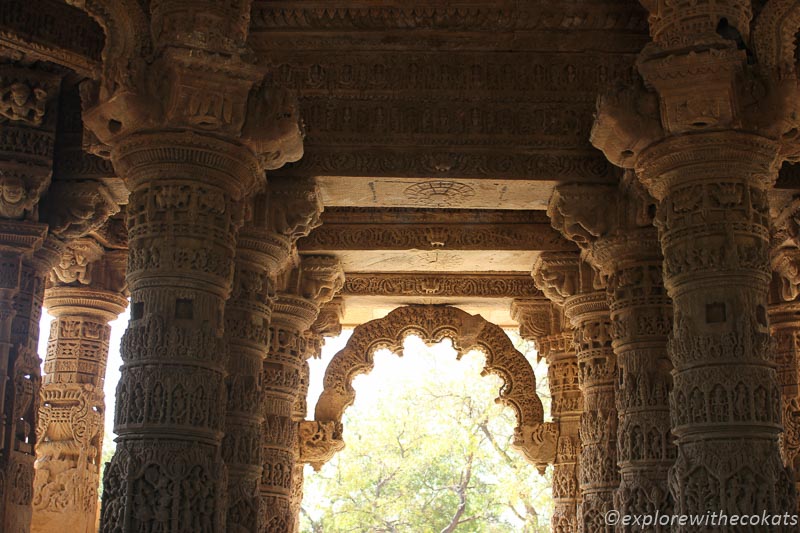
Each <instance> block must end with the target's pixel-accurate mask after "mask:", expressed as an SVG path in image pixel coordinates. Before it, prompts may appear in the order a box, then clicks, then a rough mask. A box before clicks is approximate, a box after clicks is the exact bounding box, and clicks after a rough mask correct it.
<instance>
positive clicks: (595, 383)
mask: <svg viewBox="0 0 800 533" xmlns="http://www.w3.org/2000/svg"><path fill="white" fill-rule="evenodd" d="M533 277H534V280H535V281H536V285H537V286H538V287H539V288H540V289H541V290H542V291H543V292H544V293H545V295H546V296H547V297H548V298H549V299H550V300H551V301H553V302H555V303H560V304H562V305H563V306H564V314H565V316H566V317H567V318H568V319H569V320H570V322H571V323H572V326H573V327H574V328H575V333H574V342H575V350H576V356H577V361H578V380H579V385H580V389H581V392H582V393H583V413H582V414H581V419H580V440H581V451H580V456H579V460H578V461H579V485H580V491H581V502H580V504H579V508H578V531H581V532H586V533H590V532H592V533H594V532H596V531H612V530H613V527H611V526H607V525H606V523H605V516H604V515H605V513H606V512H607V511H609V510H611V509H613V508H614V492H615V491H616V490H617V487H618V486H619V472H618V470H617V447H616V438H617V410H616V406H615V400H614V397H615V390H616V379H617V371H616V358H615V356H614V350H613V347H612V333H611V332H612V324H611V316H610V312H609V308H608V303H607V299H606V291H605V286H604V284H603V283H602V281H601V279H600V278H599V276H598V275H597V273H596V272H595V271H594V270H593V269H592V268H591V267H590V266H589V265H588V264H586V263H585V262H583V261H581V260H580V257H579V254H578V253H577V252H560V253H558V252H547V253H542V255H541V256H540V257H539V259H537V261H536V264H535V265H534V267H533Z"/></svg>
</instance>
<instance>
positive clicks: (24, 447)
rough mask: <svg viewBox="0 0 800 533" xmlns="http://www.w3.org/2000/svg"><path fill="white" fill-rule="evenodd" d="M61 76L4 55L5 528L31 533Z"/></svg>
mask: <svg viewBox="0 0 800 533" xmlns="http://www.w3.org/2000/svg"><path fill="white" fill-rule="evenodd" d="M60 85H61V76H60V75H59V74H57V73H54V72H48V71H46V70H43V69H42V68H36V69H34V68H29V67H27V66H24V65H19V64H13V63H10V62H8V61H7V60H5V59H4V58H0V95H1V96H2V98H0V101H2V104H0V140H1V142H0V530H2V531H15V532H16V531H28V529H29V527H30V521H31V502H32V499H33V477H34V472H33V462H34V459H35V455H34V448H35V445H36V435H35V429H36V411H37V408H38V403H39V387H40V382H41V378H40V370H39V368H40V367H39V365H40V360H39V357H38V355H37V354H36V350H37V344H38V339H39V318H40V316H41V306H42V297H43V292H44V283H45V279H46V276H47V273H48V271H49V269H50V268H51V267H52V266H53V264H54V262H55V261H56V259H57V257H58V255H59V251H60V248H61V246H62V244H61V242H60V241H58V240H57V239H56V238H54V237H52V236H48V231H47V230H48V226H47V224H44V223H39V222H38V221H39V216H38V203H39V200H40V197H41V195H42V194H43V193H44V191H46V190H47V187H48V186H49V185H50V180H51V177H52V166H53V146H54V140H55V126H56V116H57V110H56V109H55V107H56V100H57V95H58V92H59V89H60Z"/></svg>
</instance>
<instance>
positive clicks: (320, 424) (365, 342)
mask: <svg viewBox="0 0 800 533" xmlns="http://www.w3.org/2000/svg"><path fill="white" fill-rule="evenodd" d="M409 335H418V336H419V337H421V338H422V340H423V341H424V342H426V343H427V344H435V343H437V342H440V341H441V340H443V339H445V338H449V339H451V340H452V342H453V347H454V348H455V350H456V351H457V352H458V356H457V357H458V358H459V359H460V358H461V356H462V355H463V354H465V353H467V352H469V351H470V350H473V349H478V350H480V351H481V352H483V354H484V355H485V357H486V365H485V367H484V369H483V371H482V373H481V375H486V374H494V375H496V376H499V377H500V379H502V380H503V386H502V387H501V388H500V394H499V397H498V398H497V399H496V400H495V401H496V402H498V403H502V404H503V405H507V406H510V407H511V408H512V409H513V410H514V412H515V414H516V418H517V427H516V428H515V430H514V442H513V443H512V446H513V447H514V448H515V449H516V450H517V451H519V452H520V453H522V454H523V455H524V456H525V458H526V459H527V460H528V461H529V462H531V463H533V464H535V465H537V467H539V469H540V471H543V470H544V468H545V467H546V466H547V464H549V463H552V462H553V459H554V457H555V449H556V441H557V438H558V429H557V426H556V425H555V424H553V423H551V422H548V423H545V422H544V409H543V407H542V402H541V400H540V399H539V397H538V396H537V395H536V377H535V375H534V373H533V368H531V365H530V363H529V362H528V360H527V359H525V356H524V355H522V354H521V353H520V352H519V351H518V350H517V349H516V348H514V345H513V343H512V342H511V340H510V339H509V338H508V336H507V335H506V334H505V333H504V332H503V330H502V329H501V328H500V327H498V326H496V325H495V324H492V323H490V322H487V321H486V319H484V318H483V317H482V316H480V315H470V314H469V313H467V312H465V311H462V310H461V309H458V308H455V307H446V306H434V305H412V306H408V307H401V308H399V309H395V310H394V311H392V312H391V313H389V314H388V315H387V316H386V317H384V318H381V319H377V320H372V321H370V322H367V323H365V324H362V325H360V326H358V327H357V328H355V330H354V331H353V335H352V337H350V340H349V341H348V342H347V345H346V346H345V347H344V349H342V350H341V351H340V352H339V353H337V354H336V355H335V356H334V357H333V359H332V360H331V362H330V364H329V365H328V369H327V371H326V372H325V379H324V390H323V392H322V395H321V396H320V398H319V401H318V402H317V407H316V412H315V420H314V421H313V422H306V423H304V425H303V426H302V427H301V428H300V448H301V458H302V459H304V460H305V461H306V462H309V463H311V464H312V465H313V466H315V468H318V467H319V466H321V465H322V464H324V463H325V462H326V461H327V460H329V459H330V458H331V457H332V456H333V454H334V453H336V452H337V451H339V450H341V449H342V448H343V447H344V441H343V440H342V415H343V414H344V411H345V409H347V407H349V406H350V405H352V404H353V401H354V400H355V390H354V389H353V386H352V382H353V379H355V377H356V376H358V375H360V374H368V373H369V372H371V371H372V369H373V368H374V366H375V363H374V359H373V357H374V355H375V352H377V351H378V350H380V349H383V348H387V349H389V350H391V351H392V352H394V353H396V354H398V355H400V356H402V354H403V342H404V341H405V339H406V337H408V336H409Z"/></svg>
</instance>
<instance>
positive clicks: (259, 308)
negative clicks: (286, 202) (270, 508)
mask: <svg viewBox="0 0 800 533" xmlns="http://www.w3.org/2000/svg"><path fill="white" fill-rule="evenodd" d="M252 204H253V209H264V208H265V205H264V195H258V196H256V197H255V198H254V200H253V202H252ZM264 222H265V220H263V219H258V218H256V217H254V219H253V220H248V221H247V222H246V223H245V225H244V226H243V228H242V230H241V231H240V234H239V241H238V245H237V248H236V266H235V272H234V277H233V293H232V295H231V298H230V299H229V300H228V302H227V304H226V306H225V338H226V341H227V344H228V347H229V349H230V358H229V360H228V377H227V391H228V396H227V413H226V422H225V438H224V440H223V458H224V460H225V464H226V465H227V467H228V519H227V527H228V528H229V529H236V530H238V531H249V532H252V533H255V532H257V531H258V530H259V522H260V521H261V519H262V517H261V511H262V510H261V506H260V501H259V500H260V497H259V483H260V480H261V474H262V464H263V459H262V455H263V449H262V446H263V445H262V432H263V425H264V412H263V398H262V396H263V390H262V388H263V385H262V379H263V375H262V374H263V365H264V359H265V358H266V356H267V351H268V349H269V345H270V323H271V320H272V305H273V298H274V296H275V289H274V276H275V274H276V272H277V270H278V267H279V265H281V264H283V263H284V262H285V261H286V260H287V258H288V257H289V254H290V252H291V242H290V240H289V239H288V238H286V237H282V236H279V235H277V234H275V233H272V232H271V231H270V230H269V228H268V227H266V225H265V224H264Z"/></svg>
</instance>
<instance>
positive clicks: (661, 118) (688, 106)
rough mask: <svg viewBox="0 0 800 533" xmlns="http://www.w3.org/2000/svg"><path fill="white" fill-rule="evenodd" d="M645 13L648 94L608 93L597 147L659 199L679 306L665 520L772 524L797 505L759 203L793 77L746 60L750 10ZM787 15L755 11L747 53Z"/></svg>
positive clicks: (778, 149) (766, 235) (783, 129)
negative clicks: (782, 449) (785, 445)
mask: <svg viewBox="0 0 800 533" xmlns="http://www.w3.org/2000/svg"><path fill="white" fill-rule="evenodd" d="M645 5H646V7H647V8H648V9H649V10H650V13H651V17H650V25H651V28H650V29H651V34H652V36H653V42H652V43H651V44H650V45H648V46H647V47H646V48H645V50H644V51H643V52H642V54H641V55H640V57H639V64H638V66H639V71H640V72H641V74H642V76H643V78H644V80H645V83H646V84H647V88H645V87H642V86H640V87H629V88H621V87H618V88H615V90H614V91H612V92H611V93H609V94H608V95H605V96H603V97H602V98H601V99H600V101H599V109H598V114H597V120H596V122H595V126H594V129H593V131H592V142H593V143H594V144H595V146H597V147H598V148H600V149H602V150H603V151H604V152H605V154H606V156H607V157H608V158H609V160H610V161H612V162H613V163H615V164H617V165H619V166H622V167H625V168H633V169H635V171H636V173H637V175H638V177H639V179H640V180H641V181H642V183H643V184H644V185H645V187H646V188H647V189H648V191H649V192H650V194H651V195H652V196H653V197H654V198H655V199H656V200H657V202H658V209H657V213H656V218H655V224H656V226H657V227H658V229H659V239H660V243H661V249H662V253H663V256H664V285H665V287H666V288H667V291H668V294H669V296H670V297H671V298H672V301H673V308H674V319H673V333H672V337H671V338H670V342H669V354H670V357H671V360H672V364H673V366H674V371H673V381H674V387H673V391H672V394H671V397H670V405H671V413H672V425H673V429H672V432H673V435H674V436H675V443H676V446H677V448H678V452H677V453H678V456H677V460H676V462H675V465H674V467H673V468H672V469H671V470H670V474H669V479H670V491H671V492H672V495H673V497H674V500H675V511H676V512H677V513H680V514H689V515H691V514H699V515H702V514H705V513H706V512H707V511H716V512H722V513H726V514H729V515H732V514H761V513H764V512H766V513H767V514H783V513H784V512H788V511H793V510H794V509H795V507H796V503H795V501H794V500H795V496H794V494H793V493H794V487H793V486H792V483H791V482H790V479H789V475H788V473H787V471H786V469H785V468H784V466H783V464H782V460H781V457H780V453H779V446H778V435H779V433H780V431H781V407H780V403H781V401H780V386H779V383H778V380H777V376H776V372H775V365H774V361H773V355H772V349H771V339H770V332H769V324H768V316H767V292H768V286H769V282H770V278H771V272H770V265H769V248H770V247H769V241H770V231H769V226H770V219H769V205H768V199H767V191H768V190H769V188H770V187H771V186H772V184H773V183H774V181H775V179H776V176H777V171H778V168H779V167H780V165H781V163H782V161H783V160H784V159H785V158H786V157H787V156H790V155H791V154H792V153H793V152H796V149H797V148H796V147H797V140H798V135H797V132H798V131H799V130H798V119H797V117H798V116H799V115H798V87H797V83H796V73H795V74H793V75H791V76H789V77H786V76H784V73H783V72H782V71H781V70H780V69H781V68H783V67H784V66H785V64H784V63H783V59H785V58H783V59H781V58H774V57H770V53H771V50H770V49H769V47H764V48H762V49H760V50H758V51H757V52H758V54H757V56H753V57H752V58H750V59H748V57H747V51H746V48H747V39H749V36H750V34H751V32H750V27H751V26H750V19H751V16H752V13H751V2H749V1H745V0H722V1H715V2H708V3H705V4H702V5H701V4H697V3H696V2H691V1H690V0H680V1H677V2H673V1H667V0H652V1H648V2H646V3H645ZM782 6H783V3H781V2H777V3H770V4H768V5H767V6H765V7H764V10H763V11H762V13H761V20H762V21H763V22H764V25H761V24H759V23H757V24H756V31H755V33H754V34H755V35H756V36H757V38H756V40H757V41H758V35H759V34H760V35H761V36H762V37H764V38H765V39H766V41H770V40H773V39H775V38H776V37H775V36H778V35H781V34H782V32H783V31H784V29H780V28H779V27H775V26H776V25H777V26H780V25H781V24H782V21H783V20H786V19H787V18H788V19H789V20H791V17H783V16H774V15H775V14H776V13H775V12H774V10H776V9H777V10H780V9H783V7H782ZM785 30H789V28H785ZM791 31H792V32H794V31H796V30H791ZM779 39H780V38H779ZM766 41H765V42H766ZM773 51H774V50H773ZM793 54H794V52H793V51H792V52H791V58H790V61H789V64H791V65H792V66H793V65H794V64H795V63H796V62H795V61H794V56H793ZM756 60H758V61H760V62H761V64H760V65H757V66H753V64H752V63H753V62H754V61H756ZM777 65H779V66H777ZM647 89H653V92H648V90H647ZM689 530H691V528H688V527H680V526H679V527H678V528H677V531H689ZM774 530H775V531H784V530H785V529H784V528H781V527H777V528H775V529H774Z"/></svg>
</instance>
